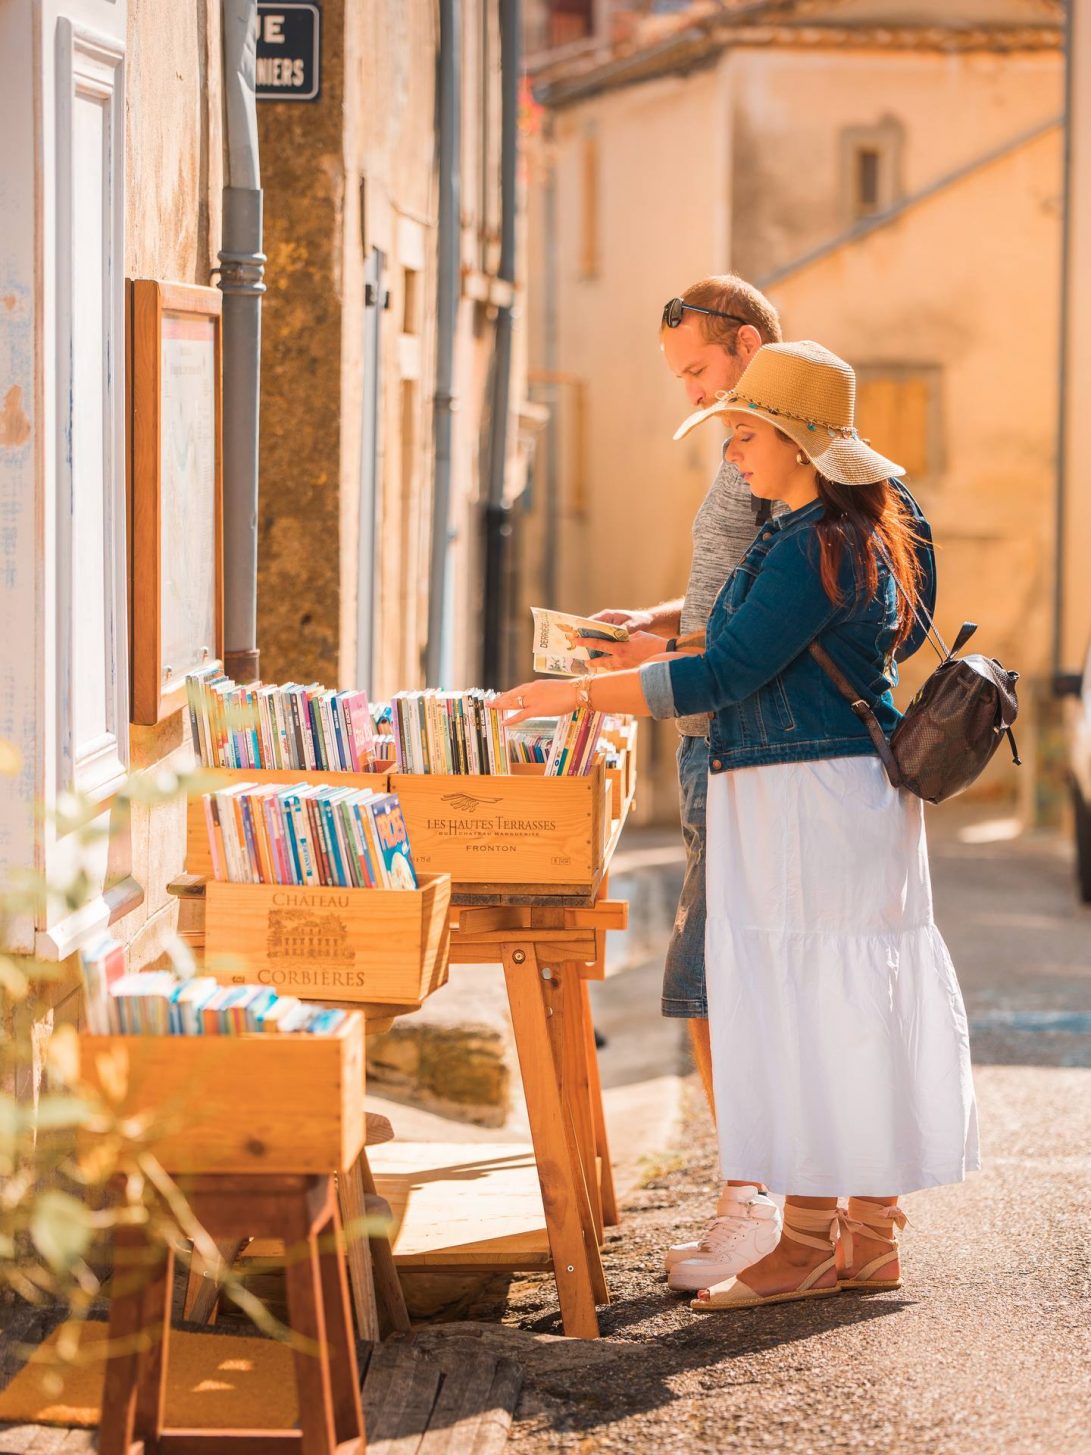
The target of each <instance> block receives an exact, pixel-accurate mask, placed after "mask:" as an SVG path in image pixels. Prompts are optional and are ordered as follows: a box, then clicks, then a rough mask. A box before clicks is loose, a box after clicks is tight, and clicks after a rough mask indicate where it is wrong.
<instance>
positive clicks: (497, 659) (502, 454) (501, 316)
mask: <svg viewBox="0 0 1091 1455" xmlns="http://www.w3.org/2000/svg"><path fill="white" fill-rule="evenodd" d="M521 8H522V7H521V4H520V0H500V83H501V108H500V208H501V222H500V263H499V267H498V269H497V276H498V277H499V278H500V279H501V281H502V282H505V283H508V284H510V285H511V287H512V289H514V285H515V251H516V248H515V219H516V210H517V208H516V205H517V200H518V199H517V188H518V160H519V70H520V66H521V64H522V57H521V54H520V34H521V32H520V27H521V25H522V16H521V14H520V11H521ZM512 311H513V309H512V304H511V303H510V302H508V303H505V304H504V305H503V307H502V308H501V309H500V311H499V313H498V314H497V318H496V343H495V347H494V352H493V376H492V401H491V404H492V417H491V419H490V431H489V447H488V494H487V497H486V503H485V620H484V644H483V650H482V670H483V679H482V680H483V681H484V683H485V685H486V686H488V687H493V686H497V685H499V676H500V672H501V670H502V658H503V652H502V647H503V631H504V623H505V621H506V619H507V593H506V591H505V589H504V587H505V574H504V563H505V557H506V555H507V548H508V543H509V541H510V539H511V522H510V515H511V506H510V505H509V504H508V503H507V501H506V500H505V499H504V479H505V474H506V465H507V457H508V419H509V415H510V406H511V354H512Z"/></svg>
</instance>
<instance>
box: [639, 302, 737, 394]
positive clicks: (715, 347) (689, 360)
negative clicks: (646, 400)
mask: <svg viewBox="0 0 1091 1455" xmlns="http://www.w3.org/2000/svg"><path fill="white" fill-rule="evenodd" d="M660 340H661V342H662V347H663V357H664V358H665V359H666V361H667V367H668V368H669V369H670V371H671V373H672V374H673V375H674V376H675V378H677V379H679V380H680V381H681V383H682V385H683V387H684V388H685V391H686V398H687V399H688V400H689V402H690V404H691V406H692V407H693V408H694V409H704V408H705V406H706V405H709V404H714V403H715V401H716V396H717V394H720V393H722V392H723V391H724V390H726V389H733V388H734V387H735V385H736V384H737V383H738V382H739V378H740V376H741V374H742V371H743V369H744V368H745V366H746V362H747V360H746V358H745V357H744V356H743V354H742V353H741V352H740V353H738V354H736V355H732V354H729V353H728V352H727V350H726V349H725V348H724V346H723V345H722V344H710V343H709V342H708V341H707V340H706V339H705V337H704V335H703V334H702V332H701V326H700V324H699V323H698V322H696V321H694V320H693V318H692V315H691V316H689V317H687V318H686V319H685V320H684V321H683V322H682V323H680V324H679V325H678V327H677V328H665V329H663V331H662V332H661V334H660Z"/></svg>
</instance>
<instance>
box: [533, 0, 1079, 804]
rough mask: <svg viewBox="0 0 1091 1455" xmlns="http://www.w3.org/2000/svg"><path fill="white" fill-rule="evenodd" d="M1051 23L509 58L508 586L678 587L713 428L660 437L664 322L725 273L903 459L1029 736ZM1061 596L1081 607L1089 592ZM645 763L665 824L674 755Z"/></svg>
mask: <svg viewBox="0 0 1091 1455" xmlns="http://www.w3.org/2000/svg"><path fill="white" fill-rule="evenodd" d="M538 8H539V10H542V9H543V7H542V6H540V7H538ZM544 8H545V9H548V8H549V7H548V6H545V7H544ZM642 10H644V11H647V10H654V11H657V12H659V13H657V14H649V15H648V16H647V18H646V19H645V18H643V17H642V15H641V13H640V12H641V11H642ZM539 18H540V17H539ZM1063 18H1064V17H1063V8H1062V6H1061V4H1060V3H1059V0H1058V3H1052V0H1001V3H996V4H988V5H985V4H984V3H981V0H958V3H942V4H941V3H939V0H920V3H918V4H915V5H912V6H908V7H907V6H905V5H904V4H900V3H899V4H896V3H893V0H800V3H775V4H774V3H770V4H768V5H746V6H734V5H730V4H729V5H727V6H719V5H703V4H693V5H690V6H665V7H659V6H655V7H641V6H637V5H627V6H615V7H610V6H606V7H605V13H603V14H600V15H598V16H597V20H596V16H595V14H594V13H592V16H591V19H592V22H595V23H597V24H598V27H599V28H598V30H597V31H596V30H595V28H594V24H592V25H591V28H590V29H589V31H588V34H587V35H586V36H584V37H583V38H582V39H576V40H571V41H569V43H568V44H567V46H565V47H564V48H563V49H561V50H556V51H552V52H551V51H539V52H538V53H537V54H531V55H530V56H529V57H528V65H529V67H530V70H531V75H532V78H533V83H534V91H535V95H536V98H537V102H538V107H539V111H538V115H537V136H536V138H535V141H534V145H533V153H532V156H531V160H530V176H531V188H530V203H529V209H530V265H529V271H530V274H531V276H532V277H533V279H534V290H533V293H532V297H531V300H530V304H531V308H530V312H531V324H530V338H531V343H530V366H531V374H530V377H531V381H532V384H531V387H532V390H534V391H537V394H538V396H540V397H545V396H546V395H548V396H549V401H550V403H551V404H552V406H553V408H554V412H555V422H554V423H553V424H552V425H551V427H550V432H549V434H548V436H547V445H546V462H547V463H545V464H543V467H542V476H543V478H545V479H546V480H547V481H549V480H551V481H552V484H553V489H552V490H539V491H538V492H536V497H535V509H536V511H538V512H539V517H538V523H537V525H536V526H535V527H534V528H533V529H532V530H531V531H529V532H528V536H529V543H528V545H527V550H526V556H525V570H524V578H525V580H526V581H527V591H528V596H535V597H536V596H537V595H538V594H539V592H540V586H539V583H540V582H541V580H542V579H543V578H544V575H545V573H546V572H547V570H548V574H549V576H550V578H551V580H552V581H553V583H554V584H555V593H554V594H555V596H556V600H557V604H563V605H564V606H566V607H569V608H571V609H573V610H583V609H596V608H598V607H603V606H638V605H643V604H647V603H648V602H650V601H653V600H662V599H666V598H669V597H673V596H677V595H679V594H680V593H681V591H682V590H683V588H684V585H685V579H686V572H687V567H688V561H689V554H690V538H689V532H690V525H691V522H692V519H693V515H694V512H695V509H696V507H697V505H698V503H699V502H700V500H701V499H702V497H703V494H704V492H705V490H706V489H707V486H708V482H709V480H710V478H711V475H712V473H713V470H714V468H715V464H716V461H717V458H718V452H719V448H720V440H721V436H720V435H719V433H718V431H717V430H716V429H715V428H712V427H708V428H706V429H701V430H698V431H696V432H695V433H694V434H692V435H691V436H689V437H688V438H687V439H686V440H685V441H684V442H683V443H681V444H674V443H672V440H671V435H672V433H673V430H674V428H675V426H676V425H677V423H678V422H679V421H680V420H681V419H682V418H683V417H684V416H685V414H686V413H687V412H688V405H687V404H686V401H685V399H684V397H683V395H682V392H681V389H680V387H679V385H678V384H677V383H676V382H675V381H674V380H673V379H672V378H671V377H670V376H669V374H668V372H667V370H666V367H665V365H664V363H663V361H662V357H661V355H660V351H659V348H658V322H659V314H660V310H661V308H662V304H663V302H664V301H665V300H666V299H668V298H670V297H671V296H673V295H674V294H677V293H679V292H681V291H682V289H683V288H684V287H685V286H686V285H687V284H688V283H690V282H692V281H693V280H695V279H696V278H699V277H702V276H704V275H705V274H708V273H716V272H725V271H737V272H740V273H742V274H743V275H744V276H746V277H748V278H750V279H751V280H752V281H753V282H755V283H757V284H758V285H759V286H761V287H762V288H764V289H765V291H766V292H767V293H768V294H769V296H770V297H771V298H772V300H773V301H774V302H775V303H776V304H777V306H778V308H779V309H780V310H781V313H782V317H783V323H784V330H785V335H786V337H789V338H816V339H819V340H821V341H822V342H823V343H825V344H827V345H828V346H829V347H831V348H833V349H835V350H837V351H838V352H840V353H841V354H843V355H844V356H845V357H846V358H848V359H849V360H850V361H851V362H852V363H853V364H854V366H856V368H857V370H858V372H859V377H860V400H859V414H860V419H861V427H862V430H863V432H864V433H865V434H867V435H870V436H872V437H873V438H875V440H876V442H877V443H878V444H879V445H880V446H881V447H882V448H883V449H884V450H885V451H886V452H887V453H889V454H892V455H893V456H894V457H895V458H897V459H899V460H904V462H905V463H906V464H907V466H908V467H909V472H910V479H911V482H912V484H913V486H914V488H915V489H916V490H917V491H918V493H919V495H920V498H921V501H922V503H923V505H924V507H925V509H926V510H927V512H928V514H929V516H930V517H931V518H932V521H933V523H934V526H935V529H936V535H937V539H938V541H939V544H940V579H941V590H940V600H939V619H940V623H941V625H942V626H943V627H944V628H945V629H946V630H947V631H948V632H950V633H952V634H953V630H954V628H955V627H956V626H957V624H958V623H960V622H961V621H963V620H964V619H973V620H975V621H977V622H979V623H980V626H981V631H980V634H979V637H978V640H979V641H980V642H981V644H982V647H983V648H984V649H987V650H988V651H989V652H990V653H994V654H996V655H997V656H999V657H1000V658H1001V659H1002V660H1004V661H1006V662H1010V663H1012V664H1014V665H1017V666H1018V667H1019V668H1020V669H1021V670H1022V672H1023V673H1024V693H1023V696H1024V701H1025V703H1026V704H1027V705H1026V707H1025V709H1024V711H1025V717H1026V720H1027V728H1026V729H1025V731H1026V732H1027V733H1028V735H1030V736H1033V732H1034V724H1035V720H1036V713H1035V703H1036V702H1044V701H1045V700H1046V697H1047V696H1048V691H1047V686H1048V684H1047V678H1048V673H1049V667H1050V651H1051V634H1052V622H1051V609H1052V608H1051V593H1052V583H1053V559H1054V513H1053V511H1054V507H1053V498H1054V489H1053V475H1054V459H1055V437H1056V416H1057V384H1056V372H1057V371H1056V359H1057V341H1058V308H1059V304H1058V277H1059V257H1060V213H1061V197H1062V177H1061V160H1062V148H1063V116H1062V113H1063V105H1064V102H1063V35H1062V31H1063ZM540 33H541V32H540ZM550 462H551V463H550ZM546 538H549V539H551V540H552V541H553V542H554V549H553V550H552V551H551V552H550V553H549V556H548V559H547V558H546V557H545V556H544V555H543V554H542V553H541V552H540V550H539V549H538V548H537V546H536V543H537V542H540V541H542V540H544V539H546ZM1071 587H1072V591H1073V592H1075V593H1077V597H1078V599H1075V600H1073V602H1072V603H1071V607H1070V610H1071V612H1072V613H1074V614H1075V615H1076V616H1077V617H1082V619H1083V621H1084V622H1087V621H1089V620H1091V586H1089V585H1088V583H1087V581H1086V579H1081V580H1078V581H1077V580H1076V579H1073V580H1072V582H1071ZM528 604H529V603H528ZM927 667H928V663H927V661H926V660H925V657H924V654H921V655H920V656H919V657H918V658H917V659H916V662H915V663H914V664H912V665H911V669H910V670H909V671H907V673H906V685H907V687H908V688H912V686H913V684H914V683H915V682H916V681H917V680H918V679H919V675H920V674H921V672H923V671H924V670H926V669H927ZM646 738H647V740H648V741H650V742H652V743H653V744H655V746H656V749H657V751H658V752H659V753H660V754H665V753H666V752H667V751H668V750H669V749H670V747H671V745H672V744H671V738H670V733H669V730H667V731H664V730H658V732H657V733H656V734H654V735H653V734H648V735H646ZM1026 746H1027V747H1028V748H1029V747H1030V746H1031V744H1030V743H1029V742H1028V743H1027V745H1026ZM1027 756H1028V757H1029V756H1031V755H1030V754H1029V753H1028V755H1027ZM1004 771H1005V770H1003V769H1002V768H1001V767H1000V766H999V765H998V767H997V769H996V772H995V774H994V775H993V776H992V778H990V779H989V780H988V782H989V783H1002V782H1006V783H1008V784H1010V782H1011V779H1010V777H1009V778H1008V779H1006V780H1005V779H1004V777H1003V774H1004ZM649 776H650V777H652V778H656V779H658V780H659V781H661V782H663V783H664V785H665V786H664V789H663V795H662V797H661V798H660V799H658V800H656V804H655V807H656V809H657V811H658V812H659V813H661V814H663V815H669V814H670V813H672V812H673V803H672V797H671V787H670V783H669V774H658V775H649ZM645 781H646V782H648V781H649V780H648V779H646V780H645ZM1020 781H1021V783H1022V786H1023V789H1024V791H1025V792H1029V790H1030V789H1031V787H1032V783H1033V779H1032V775H1031V774H1030V773H1029V772H1028V773H1024V774H1023V775H1022V779H1021V780H1020ZM644 797H645V800H646V801H647V795H644Z"/></svg>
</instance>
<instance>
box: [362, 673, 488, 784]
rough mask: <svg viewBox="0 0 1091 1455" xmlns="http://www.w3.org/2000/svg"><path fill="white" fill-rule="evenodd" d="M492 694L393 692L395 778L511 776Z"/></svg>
mask: <svg viewBox="0 0 1091 1455" xmlns="http://www.w3.org/2000/svg"><path fill="white" fill-rule="evenodd" d="M495 700H496V693H494V692H483V691H482V690H481V689H480V688H477V689H475V690H473V691H471V692H438V691H436V690H435V689H434V688H430V689H429V690H427V691H425V692H397V693H395V694H394V696H393V698H392V699H391V703H390V706H391V709H392V724H393V729H394V757H395V761H396V763H397V767H398V772H399V773H509V772H510V771H511V768H510V765H509V754H508V730H507V727H506V726H505V724H504V718H503V714H502V713H501V712H499V711H498V709H497V708H495V707H493V705H492V704H493V702H494V701H495Z"/></svg>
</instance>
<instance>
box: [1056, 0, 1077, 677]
mask: <svg viewBox="0 0 1091 1455" xmlns="http://www.w3.org/2000/svg"><path fill="white" fill-rule="evenodd" d="M1075 26H1076V4H1075V0H1068V3H1067V4H1066V5H1065V63H1064V163H1063V177H1062V206H1061V296H1060V321H1061V327H1060V340H1059V342H1060V356H1059V358H1058V362H1057V471H1056V478H1055V480H1054V537H1053V623H1052V625H1053V641H1052V644H1051V645H1052V659H1053V672H1054V674H1056V673H1058V672H1060V670H1061V663H1062V659H1063V656H1064V596H1065V505H1066V501H1065V491H1066V485H1067V481H1066V476H1067V473H1068V438H1067V436H1068V392H1069V391H1068V374H1069V368H1068V364H1069V354H1070V346H1069V322H1068V307H1069V301H1070V297H1071V290H1072V128H1073V122H1074V115H1073V105H1074V101H1075V94H1074V88H1075V81H1074V72H1075V59H1074V51H1073V46H1074V43H1075Z"/></svg>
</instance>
